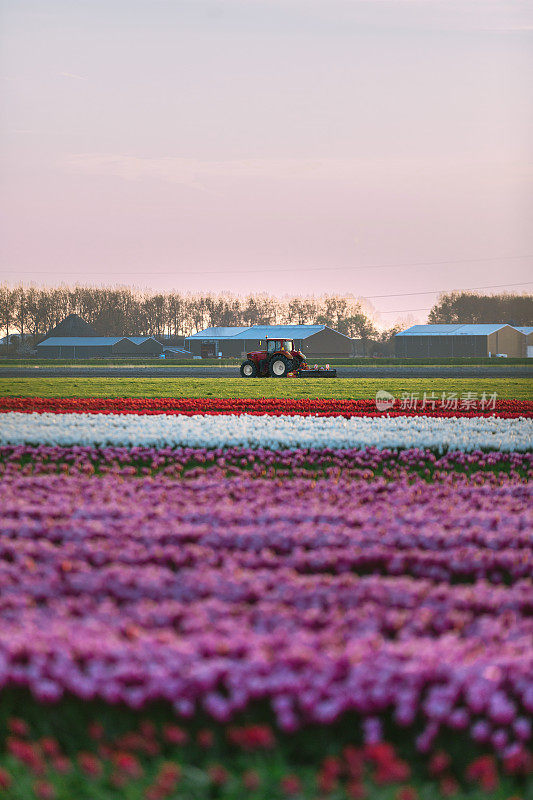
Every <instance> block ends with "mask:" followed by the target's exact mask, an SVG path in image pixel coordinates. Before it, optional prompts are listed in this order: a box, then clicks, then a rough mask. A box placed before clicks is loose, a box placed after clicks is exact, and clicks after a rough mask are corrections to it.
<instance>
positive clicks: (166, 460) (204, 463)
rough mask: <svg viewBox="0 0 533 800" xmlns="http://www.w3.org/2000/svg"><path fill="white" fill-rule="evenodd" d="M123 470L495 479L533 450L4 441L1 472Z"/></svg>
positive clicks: (529, 458)
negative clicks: (68, 444) (35, 444)
mask: <svg viewBox="0 0 533 800" xmlns="http://www.w3.org/2000/svg"><path fill="white" fill-rule="evenodd" d="M17 472H21V473H23V474H24V475H37V474H41V475H42V474H54V473H59V474H66V473H68V474H76V473H82V474H85V475H91V474H97V475H105V474H109V473H111V474H115V475H122V476H124V477H132V476H146V475H159V474H163V475H166V476H167V477H173V478H180V477H197V476H198V475H201V474H204V473H208V474H210V475H219V474H220V475H227V476H231V475H238V474H240V473H243V472H247V473H249V474H250V475H253V476H255V477H263V478H264V477H268V478H276V477H277V478H292V477H296V478H317V477H320V476H322V477H330V478H332V479H335V480H336V479H338V477H339V475H341V474H342V475H343V476H344V477H346V478H352V479H363V480H372V479H373V478H375V477H376V475H382V476H384V477H385V478H387V479H388V480H398V479H400V478H408V477H409V476H412V475H414V474H419V475H420V476H421V477H423V478H424V479H426V480H430V481H434V480H441V479H442V478H443V477H446V476H449V475H453V474H455V473H458V474H459V475H475V474H476V473H482V474H481V475H478V476H477V479H478V480H483V481H484V482H485V483H488V482H489V479H490V478H491V476H492V477H493V478H494V479H495V480H498V481H501V480H502V478H503V477H504V476H507V475H508V476H509V477H511V478H516V479H518V478H523V479H526V478H528V477H531V476H532V474H533V453H531V452H526V453H516V452H510V453H503V452H498V451H491V452H487V453H484V452H482V451H473V452H471V453H465V452H463V451H461V450H455V451H448V452H447V453H444V454H442V455H436V454H435V453H433V452H432V451H431V450H429V449H420V448H409V449H405V450H387V449H378V448H376V447H367V448H364V449H348V450H345V449H343V450H331V449H329V448H321V449H297V450H266V449H264V448H257V449H250V448H242V447H226V448H223V449H220V448H219V449H208V448H205V447H200V448H194V447H175V448H173V447H165V448H161V449H159V448H157V447H143V446H137V447H93V446H89V447H79V446H72V447H63V446H60V445H40V446H38V447H33V446H31V445H4V446H0V475H2V474H4V475H6V474H10V473H11V474H13V473H17Z"/></svg>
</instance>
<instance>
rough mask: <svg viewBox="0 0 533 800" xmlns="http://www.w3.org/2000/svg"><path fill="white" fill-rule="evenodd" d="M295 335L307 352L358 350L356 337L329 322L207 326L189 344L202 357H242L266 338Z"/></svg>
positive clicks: (336, 353)
mask: <svg viewBox="0 0 533 800" xmlns="http://www.w3.org/2000/svg"><path fill="white" fill-rule="evenodd" d="M267 337H268V338H270V339H276V338H277V339H293V340H294V344H295V346H296V347H297V348H299V349H300V350H301V351H302V352H303V353H304V354H305V355H306V356H308V357H309V358H312V357H317V358H318V357H320V356H322V357H325V358H330V357H333V356H338V357H345V358H346V357H350V356H352V355H355V354H357V352H356V351H355V348H356V346H357V344H356V342H355V341H354V340H353V339H350V337H349V336H345V335H344V334H343V333H339V332H338V331H334V330H333V329H332V328H328V327H327V325H252V326H250V327H230V328H206V329H205V330H203V331H199V332H198V333H195V334H193V335H192V336H188V337H187V338H186V339H185V342H186V346H187V347H188V348H189V349H190V351H191V353H192V354H193V355H197V356H202V358H217V357H219V356H221V357H223V358H227V357H231V356H235V357H239V358H240V357H242V356H243V355H244V354H245V353H247V352H250V351H251V350H260V349H262V348H264V347H265V339H266V338H267Z"/></svg>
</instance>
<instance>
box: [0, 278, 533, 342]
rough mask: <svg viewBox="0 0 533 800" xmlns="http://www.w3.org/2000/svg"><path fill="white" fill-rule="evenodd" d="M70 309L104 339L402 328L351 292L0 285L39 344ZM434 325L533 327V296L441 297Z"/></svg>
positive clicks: (380, 337) (386, 336)
mask: <svg viewBox="0 0 533 800" xmlns="http://www.w3.org/2000/svg"><path fill="white" fill-rule="evenodd" d="M69 314H78V315H79V316H80V317H82V319H84V320H85V321H86V322H88V323H89V324H90V325H92V326H93V328H94V329H95V331H96V332H97V333H98V334H99V335H101V336H128V335H129V336H133V335H138V336H155V337H156V338H157V337H170V338H179V337H183V336H189V335H191V334H192V333H196V332H197V331H200V330H203V329H204V328H208V327H219V326H238V325H242V326H249V325H276V324H298V325H303V324H315V325H328V326H329V327H331V328H334V329H335V330H338V331H340V333H344V334H345V335H347V336H350V337H352V338H358V339H363V340H365V341H369V340H374V341H378V342H386V341H388V340H390V338H391V337H392V336H393V335H394V334H395V333H396V332H397V331H398V330H400V326H395V327H394V328H390V329H389V330H387V331H381V332H379V331H378V330H377V329H376V327H375V325H374V323H373V322H372V320H371V318H370V317H369V316H368V314H367V313H366V312H365V311H364V309H363V308H362V307H361V304H360V303H359V302H358V301H357V300H356V299H354V298H352V297H344V296H341V295H323V296H320V297H296V296H295V297H286V298H281V299H280V298H277V297H274V296H272V295H269V294H266V293H265V294H254V295H249V296H247V297H240V296H236V295H231V294H205V293H196V294H183V293H181V292H176V291H168V292H141V291H136V290H134V289H131V288H128V287H117V288H109V287H101V288H95V287H91V286H74V287H65V286H60V287H53V288H47V287H33V286H31V287H23V286H18V287H12V286H10V285H8V284H2V285H0V330H2V331H4V332H5V333H6V334H7V335H9V334H13V333H16V334H21V335H22V340H23V341H24V340H27V341H28V342H29V343H31V344H35V343H37V342H38V341H40V340H41V339H42V338H44V337H45V336H46V334H47V333H48V332H49V331H50V330H52V328H54V327H55V325H57V324H58V323H59V322H61V321H62V320H63V319H65V317H67V316H68V315H69ZM428 322H430V323H454V322H457V323H483V322H509V323H510V324H513V325H533V296H532V295H525V294H522V295H518V294H506V293H504V294H498V295H481V294H475V293H471V292H451V293H448V294H442V295H440V297H439V298H438V300H437V302H436V304H435V305H434V306H433V308H432V309H431V311H430V313H429V319H428Z"/></svg>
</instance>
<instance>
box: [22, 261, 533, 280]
mask: <svg viewBox="0 0 533 800" xmlns="http://www.w3.org/2000/svg"><path fill="white" fill-rule="evenodd" d="M528 258H533V255H522V256H486V257H484V258H459V259H452V260H448V261H406V262H396V263H393V264H362V265H359V266H354V267H349V266H348V267H302V268H301V269H295V268H294V267H254V268H253V269H216V270H196V269H195V270H181V271H176V270H164V271H158V272H154V271H153V270H150V275H172V276H174V277H176V278H179V277H181V276H182V275H250V274H255V273H257V272H267V273H271V272H301V273H306V272H324V271H325V272H333V271H336V272H337V271H341V272H344V271H350V272H358V271H359V270H363V269H405V268H406V267H436V266H445V265H449V264H475V263H481V262H487V261H512V260H517V259H518V260H523V259H528ZM6 272H7V273H13V272H14V273H16V274H17V275H47V274H49V270H6ZM130 274H131V277H132V278H139V277H142V276H139V275H135V274H133V273H130ZM516 285H518V284H516Z"/></svg>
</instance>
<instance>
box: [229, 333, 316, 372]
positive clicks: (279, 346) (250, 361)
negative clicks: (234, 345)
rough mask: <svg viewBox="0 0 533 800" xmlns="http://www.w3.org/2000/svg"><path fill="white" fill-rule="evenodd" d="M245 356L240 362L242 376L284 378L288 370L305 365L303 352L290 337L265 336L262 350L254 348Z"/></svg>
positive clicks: (304, 366)
mask: <svg viewBox="0 0 533 800" xmlns="http://www.w3.org/2000/svg"><path fill="white" fill-rule="evenodd" d="M262 343H263V342H262V341H260V342H259V344H260V345H262ZM246 356H247V358H246V361H244V362H243V363H242V364H241V375H242V377H243V378H258V377H259V378H266V377H267V376H270V377H272V378H285V377H287V375H288V374H289V372H295V371H296V370H298V369H302V368H303V369H305V368H306V367H307V363H306V360H305V356H304V354H303V353H302V352H301V351H300V350H296V349H295V347H294V341H293V340H292V339H269V338H267V339H265V349H264V350H254V351H252V352H251V353H247V354H246Z"/></svg>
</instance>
